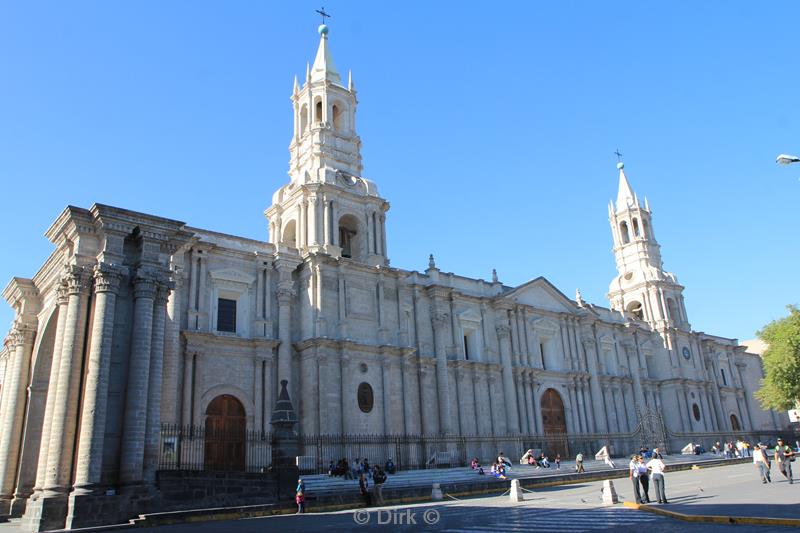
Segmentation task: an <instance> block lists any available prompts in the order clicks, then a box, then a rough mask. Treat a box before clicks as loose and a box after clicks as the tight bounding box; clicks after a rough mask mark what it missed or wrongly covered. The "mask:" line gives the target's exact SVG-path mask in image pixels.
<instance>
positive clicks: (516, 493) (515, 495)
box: [509, 479, 525, 502]
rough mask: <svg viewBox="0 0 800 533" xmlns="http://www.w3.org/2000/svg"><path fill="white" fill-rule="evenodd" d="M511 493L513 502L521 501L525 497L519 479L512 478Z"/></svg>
mask: <svg viewBox="0 0 800 533" xmlns="http://www.w3.org/2000/svg"><path fill="white" fill-rule="evenodd" d="M509 495H510V497H511V501H512V502H521V501H522V500H524V499H525V498H523V497H522V487H520V486H519V480H518V479H512V480H511V492H510V494H509Z"/></svg>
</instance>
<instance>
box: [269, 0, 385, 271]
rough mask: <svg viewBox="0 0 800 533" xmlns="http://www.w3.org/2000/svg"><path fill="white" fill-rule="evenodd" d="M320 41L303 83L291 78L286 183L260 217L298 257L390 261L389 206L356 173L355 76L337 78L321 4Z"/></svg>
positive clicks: (272, 236) (273, 239) (273, 235)
mask: <svg viewBox="0 0 800 533" xmlns="http://www.w3.org/2000/svg"><path fill="white" fill-rule="evenodd" d="M317 13H319V14H320V15H321V16H322V21H323V23H322V24H321V25H320V26H319V28H318V33H319V38H320V40H319V46H318V48H317V55H316V57H315V58H314V63H313V65H307V66H306V75H305V80H304V82H303V84H302V87H301V85H300V84H299V83H298V81H297V77H295V80H294V87H293V89H292V96H291V101H292V108H293V111H294V131H293V134H292V140H291V142H290V144H289V154H290V157H289V178H290V182H289V183H288V184H287V185H284V186H283V187H281V188H280V189H278V191H276V192H275V194H274V195H273V198H272V206H270V207H269V208H268V209H267V210H266V211H265V212H264V214H265V215H266V217H267V218H268V219H269V234H270V241H271V242H273V243H276V244H277V245H278V246H279V247H281V246H284V247H286V248H289V249H296V250H297V251H298V252H299V253H300V255H301V256H303V255H306V254H312V253H325V254H329V255H332V256H335V257H343V258H347V259H352V260H355V261H359V262H364V263H368V264H370V265H373V266H378V265H385V264H387V262H388V261H387V257H386V230H385V222H386V212H387V211H388V210H389V204H388V202H386V201H385V200H384V199H382V198H381V197H380V196H379V195H378V189H377V187H376V185H375V184H374V183H373V182H371V181H369V180H367V179H365V178H364V177H363V176H362V175H361V174H362V172H363V166H362V163H361V139H360V138H359V136H358V134H357V133H356V107H357V105H358V99H357V97H356V90H355V86H354V85H353V77H352V74H348V77H347V83H346V84H345V83H344V82H343V81H342V77H341V75H340V74H339V71H338V70H337V69H336V65H335V64H334V62H333V56H332V54H331V51H330V48H329V45H328V35H329V32H330V30H329V28H328V26H327V24H325V19H326V18H329V17H330V15H329V14H328V13H326V12H325V9H324V8H323V9H321V10H317Z"/></svg>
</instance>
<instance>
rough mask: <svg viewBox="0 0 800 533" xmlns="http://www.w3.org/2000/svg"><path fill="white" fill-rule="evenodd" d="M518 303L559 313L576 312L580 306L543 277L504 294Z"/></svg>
mask: <svg viewBox="0 0 800 533" xmlns="http://www.w3.org/2000/svg"><path fill="white" fill-rule="evenodd" d="M503 297H504V298H508V299H513V300H514V301H515V302H516V303H519V304H522V305H529V306H531V307H533V308H535V309H545V310H547V311H555V312H557V313H575V312H577V311H578V307H577V306H576V305H575V303H574V302H573V301H572V300H570V299H569V298H567V297H566V296H564V293H562V292H561V291H560V290H558V289H557V288H556V287H555V286H554V285H553V284H552V283H550V282H549V281H547V280H546V279H545V278H543V277H539V278H536V279H534V280H531V281H529V282H527V283H525V284H523V285H520V286H519V287H517V288H516V289H514V290H512V291H511V292H509V293H506V294H505V295H503Z"/></svg>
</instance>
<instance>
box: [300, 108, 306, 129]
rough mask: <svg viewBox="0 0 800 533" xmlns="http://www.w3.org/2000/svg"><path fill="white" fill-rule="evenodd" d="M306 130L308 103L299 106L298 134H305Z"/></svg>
mask: <svg viewBox="0 0 800 533" xmlns="http://www.w3.org/2000/svg"><path fill="white" fill-rule="evenodd" d="M306 130H308V105H307V104H303V106H302V107H301V108H300V135H305V133H306Z"/></svg>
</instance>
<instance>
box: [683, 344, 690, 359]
mask: <svg viewBox="0 0 800 533" xmlns="http://www.w3.org/2000/svg"><path fill="white" fill-rule="evenodd" d="M691 356H692V352H690V351H689V348H687V347H686V346H684V347H683V358H684V359H686V360H688V359H689V358H690V357H691Z"/></svg>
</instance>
